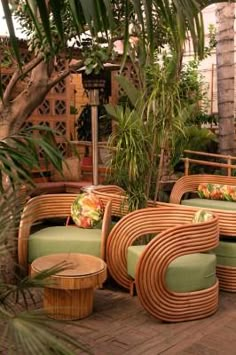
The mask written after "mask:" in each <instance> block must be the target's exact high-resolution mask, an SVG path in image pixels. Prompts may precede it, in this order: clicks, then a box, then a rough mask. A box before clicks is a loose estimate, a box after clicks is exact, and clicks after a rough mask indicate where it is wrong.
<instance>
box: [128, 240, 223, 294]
mask: <svg viewBox="0 0 236 355" xmlns="http://www.w3.org/2000/svg"><path fill="white" fill-rule="evenodd" d="M144 249H145V245H139V246H130V247H129V248H128V253H127V271H128V274H129V275H130V276H131V277H132V278H133V279H134V278H135V269H136V265H137V262H138V259H139V257H140V255H141V253H142V252H143V250H144ZM165 280H166V286H167V288H168V289H169V290H171V291H173V292H193V291H199V290H203V289H207V288H209V287H211V286H213V285H214V284H215V282H216V256H215V255H214V254H201V253H197V254H191V255H184V256H181V257H178V258H177V259H175V260H174V261H172V262H171V263H170V265H169V267H168V269H167V273H166V279H165Z"/></svg>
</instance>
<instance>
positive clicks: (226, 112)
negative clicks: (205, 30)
mask: <svg viewBox="0 0 236 355" xmlns="http://www.w3.org/2000/svg"><path fill="white" fill-rule="evenodd" d="M234 9H235V5H234V4H232V3H226V2H225V3H221V4H218V5H217V8H216V19H217V23H218V29H217V45H216V68H217V91H218V113H219V152H220V153H221V154H234V153H235V142H234V136H235V129H234Z"/></svg>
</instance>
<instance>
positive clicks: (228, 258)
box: [212, 240, 236, 267]
mask: <svg viewBox="0 0 236 355" xmlns="http://www.w3.org/2000/svg"><path fill="white" fill-rule="evenodd" d="M212 252H213V253H214V254H216V259H217V264H218V265H224V266H234V267H236V240H235V241H223V240H222V241H220V244H219V245H218V247H216V248H215V249H213V250H212Z"/></svg>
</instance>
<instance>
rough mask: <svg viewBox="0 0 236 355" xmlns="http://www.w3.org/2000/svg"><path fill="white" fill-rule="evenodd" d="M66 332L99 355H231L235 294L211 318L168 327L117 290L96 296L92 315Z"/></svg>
mask: <svg viewBox="0 0 236 355" xmlns="http://www.w3.org/2000/svg"><path fill="white" fill-rule="evenodd" d="M65 330H67V331H69V332H70V334H74V335H75V336H76V338H77V339H79V338H80V340H81V341H82V342H83V343H85V344H86V345H87V346H88V347H89V349H90V350H91V351H92V353H93V354H95V355H120V354H125V355H156V354H165V355H173V354H183V355H187V354H188V355H190V354H191V355H197V354H199V355H206V354H207V355H214V354H220V355H221V354H224V355H228V354H229V355H231V354H232V355H233V354H236V294H232V293H223V292H222V293H221V294H220V305H219V310H218V312H217V313H216V314H215V315H213V316H211V317H209V318H206V319H203V320H198V321H191V322H184V323H177V324H167V323H162V322H160V321H158V320H156V319H154V318H152V317H151V316H150V315H149V314H147V313H146V312H145V311H144V310H143V309H142V307H141V306H140V304H139V301H138V298H137V297H132V298H131V297H130V296H129V294H127V293H125V292H122V291H121V290H119V289H117V288H116V289H104V290H97V291H96V293H95V302H94V313H93V314H92V315H91V316H90V317H88V318H86V319H83V320H80V321H76V322H75V325H74V326H73V325H68V326H66V328H65ZM77 354H84V352H81V351H78V352H77Z"/></svg>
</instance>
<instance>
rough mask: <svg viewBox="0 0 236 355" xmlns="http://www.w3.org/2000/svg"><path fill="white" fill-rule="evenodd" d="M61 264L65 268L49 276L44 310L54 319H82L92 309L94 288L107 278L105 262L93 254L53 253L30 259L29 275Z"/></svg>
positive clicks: (45, 290) (45, 291)
mask: <svg viewBox="0 0 236 355" xmlns="http://www.w3.org/2000/svg"><path fill="white" fill-rule="evenodd" d="M62 263H63V265H65V266H66V269H65V270H63V271H60V272H58V273H56V274H55V275H53V276H51V277H50V280H51V281H52V283H51V284H49V285H47V287H45V289H44V308H45V311H46V312H47V314H48V316H49V317H52V318H54V319H62V320H75V319H81V318H85V317H87V316H89V315H90V314H91V313H92V311H93V296H94V288H96V287H98V286H101V285H102V283H103V282H104V281H105V279H106V277H107V271H106V264H105V262H104V261H103V260H102V259H99V258H97V257H95V256H92V255H86V254H75V253H72V254H53V255H48V256H43V257H40V258H38V259H36V260H35V261H33V263H32V264H31V272H32V275H33V274H35V273H39V272H40V271H43V270H46V269H48V268H51V267H54V266H55V265H58V264H62Z"/></svg>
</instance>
